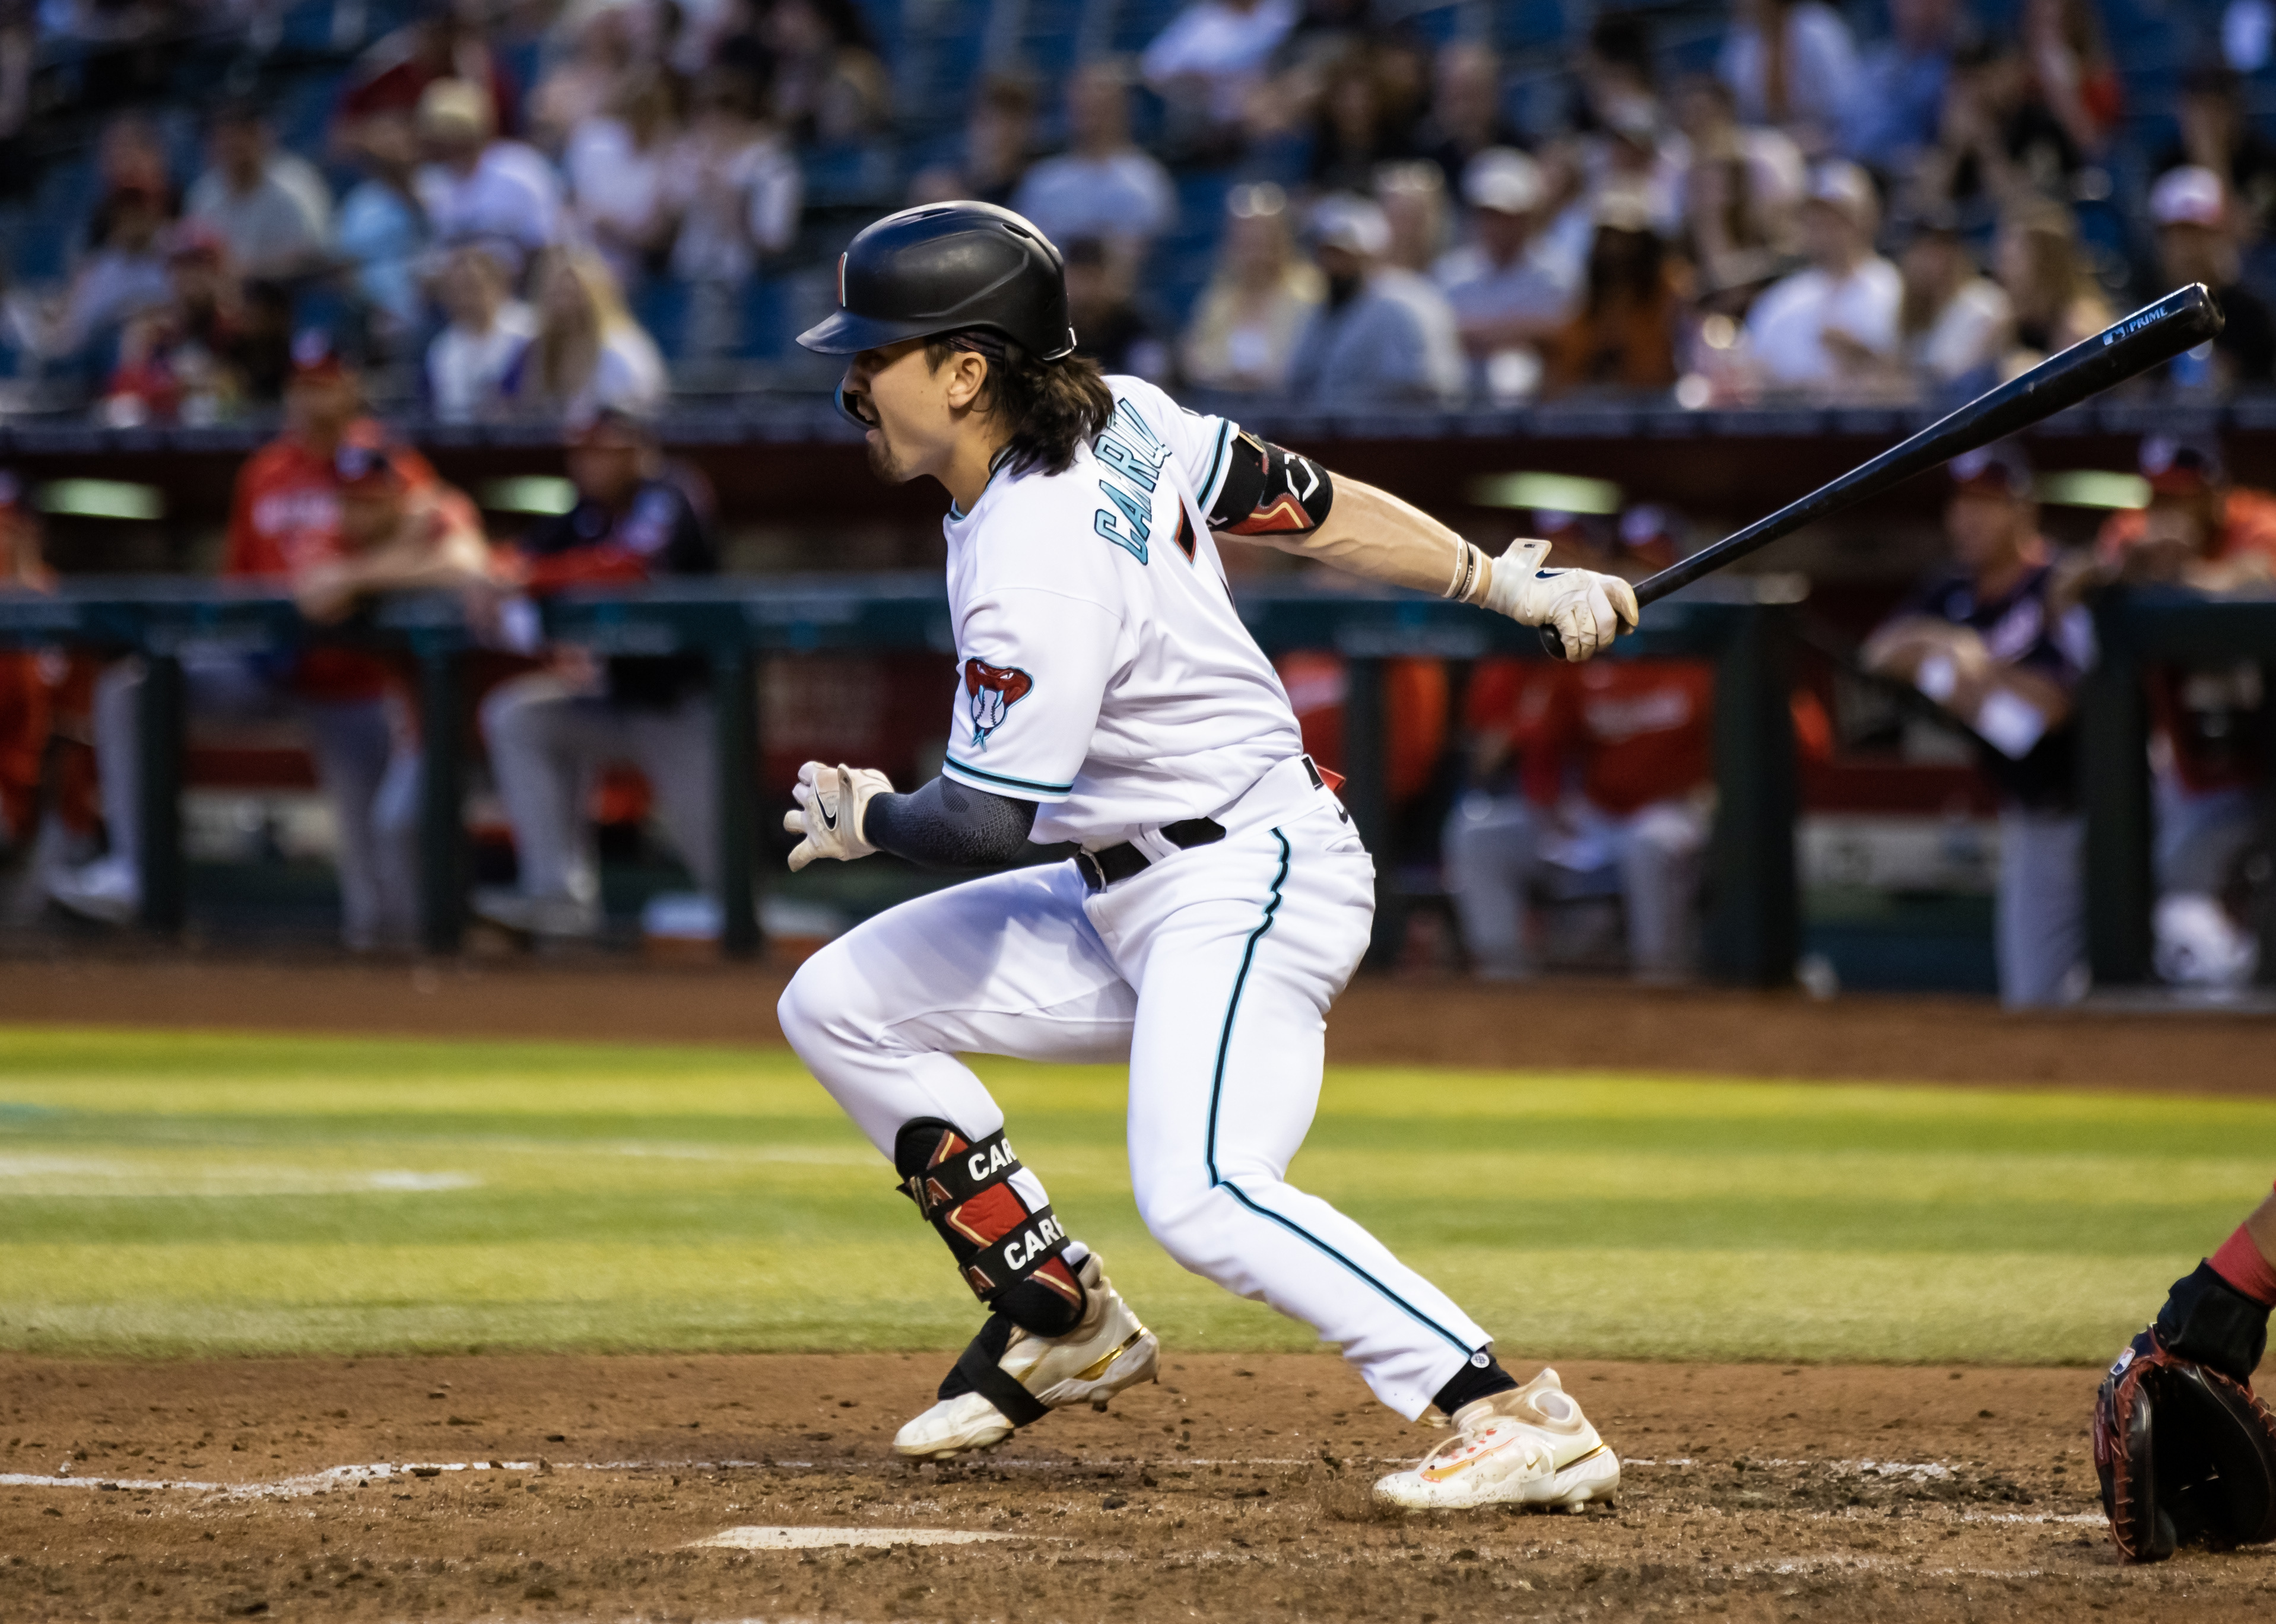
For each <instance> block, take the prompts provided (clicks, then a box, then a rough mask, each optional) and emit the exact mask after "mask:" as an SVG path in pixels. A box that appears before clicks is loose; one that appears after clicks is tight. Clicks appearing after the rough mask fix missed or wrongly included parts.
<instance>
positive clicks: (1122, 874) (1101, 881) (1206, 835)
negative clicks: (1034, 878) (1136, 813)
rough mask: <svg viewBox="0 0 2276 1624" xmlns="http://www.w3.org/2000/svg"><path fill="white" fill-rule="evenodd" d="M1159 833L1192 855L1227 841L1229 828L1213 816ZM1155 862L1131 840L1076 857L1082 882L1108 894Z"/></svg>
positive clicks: (1164, 828)
mask: <svg viewBox="0 0 2276 1624" xmlns="http://www.w3.org/2000/svg"><path fill="white" fill-rule="evenodd" d="M1157 832H1158V833H1159V834H1160V835H1161V837H1162V839H1165V840H1167V841H1168V842H1169V843H1170V844H1171V845H1172V846H1176V847H1177V848H1178V849H1179V850H1180V851H1186V852H1190V851H1192V850H1193V849H1194V847H1195V846H1214V845H1216V844H1217V843H1218V841H1219V840H1222V839H1225V825H1224V824H1223V823H1218V821H1217V819H1215V818H1213V817H1189V818H1187V819H1186V820H1185V821H1184V822H1183V823H1165V824H1163V825H1162V827H1161V829H1160V830H1159V831H1157ZM1152 861H1154V860H1153V859H1152V858H1150V857H1149V856H1147V855H1146V854H1145V853H1143V852H1142V851H1140V850H1139V849H1138V848H1137V847H1136V846H1133V845H1131V844H1130V842H1129V841H1127V840H1125V841H1124V842H1123V843H1122V844H1121V845H1119V846H1108V847H1107V848H1106V849H1105V850H1104V851H1103V852H1077V853H1076V854H1074V866H1075V868H1076V869H1077V870H1078V871H1080V872H1081V875H1082V883H1083V884H1086V885H1088V886H1089V887H1090V889H1091V890H1093V891H1104V890H1105V889H1106V888H1107V887H1108V886H1109V885H1111V884H1114V883H1115V882H1116V881H1117V880H1127V879H1128V878H1129V877H1131V876H1132V875H1134V874H1137V873H1140V872H1142V870H1143V869H1145V868H1146V866H1147V865H1148V864H1149V863H1150V862H1152Z"/></svg>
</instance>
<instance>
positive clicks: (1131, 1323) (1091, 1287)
mask: <svg viewBox="0 0 2276 1624" xmlns="http://www.w3.org/2000/svg"><path fill="white" fill-rule="evenodd" d="M1075 1274H1076V1276H1077V1277H1078V1278H1079V1279H1081V1281H1082V1286H1083V1294H1084V1304H1083V1316H1082V1318H1081V1321H1080V1322H1079V1323H1078V1324H1076V1325H1075V1328H1074V1330H1072V1331H1070V1332H1067V1333H1066V1335H1065V1336H1058V1337H1039V1336H1036V1335H1033V1334H1031V1333H1030V1332H1025V1331H1021V1330H1020V1329H1019V1328H1017V1327H1016V1326H1015V1327H1013V1331H1012V1339H1011V1341H1010V1342H1009V1343H1008V1344H1007V1345H1006V1346H1005V1349H1004V1354H1003V1357H1002V1358H1000V1359H998V1361H997V1368H998V1370H1002V1371H1003V1372H1004V1373H1005V1375H1006V1376H1008V1377H1011V1378H1012V1379H1013V1381H1015V1382H1017V1383H1018V1384H1019V1385H1020V1386H1021V1387H1022V1388H1024V1389H1025V1390H1026V1391H1027V1392H1028V1393H1029V1394H1030V1395H1032V1396H1033V1398H1034V1399H1035V1401H1036V1403H1038V1404H1040V1405H1042V1406H1043V1408H1045V1409H1063V1408H1066V1406H1068V1405H1070V1404H1089V1405H1092V1406H1095V1407H1096V1408H1099V1409H1104V1408H1106V1401H1107V1400H1109V1399H1111V1398H1112V1397H1113V1396H1114V1395H1115V1394H1116V1393H1120V1392H1121V1391H1122V1390H1123V1389H1124V1388H1125V1387H1132V1386H1135V1385H1137V1384H1138V1383H1140V1382H1142V1381H1149V1380H1151V1379H1152V1378H1153V1375H1154V1368H1155V1365H1156V1363H1157V1362H1158V1361H1159V1359H1160V1357H1161V1352H1162V1345H1161V1343H1160V1342H1159V1341H1157V1339H1155V1336H1154V1333H1153V1332H1150V1331H1149V1330H1147V1329H1146V1327H1145V1326H1144V1325H1142V1324H1140V1323H1139V1321H1138V1317H1137V1316H1136V1315H1135V1314H1133V1313H1132V1312H1131V1311H1130V1305H1129V1304H1128V1303H1127V1302H1125V1301H1122V1294H1121V1293H1119V1292H1118V1291H1116V1290H1115V1289H1114V1282H1113V1281H1111V1280H1110V1279H1107V1278H1106V1272H1105V1271H1104V1269H1102V1268H1101V1267H1100V1266H1099V1261H1098V1254H1097V1253H1096V1252H1093V1253H1092V1254H1091V1255H1090V1256H1088V1257H1086V1258H1084V1259H1083V1260H1082V1266H1081V1268H1079V1269H1077V1270H1076V1271H1075ZM1006 1401H1007V1402H1009V1401H1010V1400H1006ZM1012 1431H1013V1421H1012V1419H1011V1417H1009V1416H1008V1415H1005V1413H1004V1412H1003V1411H1002V1410H1000V1409H998V1408H996V1406H995V1405H994V1404H993V1403H991V1402H990V1400H988V1399H987V1398H986V1397H985V1396H984V1395H982V1394H981V1393H959V1394H958V1395H957V1396H956V1397H955V1398H952V1399H943V1400H941V1401H940V1402H939V1403H937V1404H936V1405H934V1406H933V1407H932V1408H930V1409H929V1410H927V1411H925V1413H924V1414H923V1415H919V1416H918V1417H916V1419H914V1421H912V1422H910V1423H908V1424H907V1426H905V1427H903V1428H902V1429H901V1430H899V1432H897V1433H895V1434H894V1435H893V1448H894V1450H895V1451H896V1452H897V1453H900V1454H902V1455H906V1456H907V1457H908V1458H909V1459H910V1460H913V1461H947V1460H952V1459H953V1458H954V1457H955V1456H957V1455H960V1454H963V1453H966V1452H967V1451H968V1450H975V1449H987V1448H990V1447H991V1446H994V1445H997V1444H1000V1443H1002V1442H1003V1441H1004V1440H1005V1438H1009V1437H1011V1436H1012Z"/></svg>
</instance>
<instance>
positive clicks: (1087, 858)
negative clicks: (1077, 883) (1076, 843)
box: [1074, 846, 1106, 891]
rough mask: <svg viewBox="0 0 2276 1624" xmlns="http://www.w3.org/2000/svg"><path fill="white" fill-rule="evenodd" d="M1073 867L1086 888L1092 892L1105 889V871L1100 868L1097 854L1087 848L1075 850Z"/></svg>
mask: <svg viewBox="0 0 2276 1624" xmlns="http://www.w3.org/2000/svg"><path fill="white" fill-rule="evenodd" d="M1074 867H1075V872H1076V873H1078V874H1080V875H1081V876H1082V883H1083V884H1085V885H1086V886H1088V887H1089V888H1090V889H1091V890H1093V891H1104V890H1105V889H1106V870H1105V869H1104V868H1103V867H1101V866H1100V864H1099V861H1098V857H1097V854H1096V853H1094V852H1092V851H1091V850H1090V849H1089V847H1088V846H1083V847H1079V848H1077V850H1076V852H1075V854H1074Z"/></svg>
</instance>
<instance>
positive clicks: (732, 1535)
mask: <svg viewBox="0 0 2276 1624" xmlns="http://www.w3.org/2000/svg"><path fill="white" fill-rule="evenodd" d="M1020 1537H1021V1536H1020V1535H1017V1534H983V1533H981V1532H979V1531H978V1530H977V1529H814V1528H740V1529H726V1530H725V1531H724V1532H721V1533H717V1534H714V1535H712V1536H711V1537H710V1538H709V1539H699V1540H696V1541H694V1543H693V1544H690V1545H688V1546H687V1549H688V1550H690V1551H701V1550H704V1549H706V1548H709V1549H714V1550H721V1551H809V1550H814V1549H816V1548H818V1547H821V1546H824V1545H973V1544H979V1543H980V1542H982V1540H989V1539H1018V1538H1020Z"/></svg>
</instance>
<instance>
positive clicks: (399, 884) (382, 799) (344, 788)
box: [94, 649, 420, 949]
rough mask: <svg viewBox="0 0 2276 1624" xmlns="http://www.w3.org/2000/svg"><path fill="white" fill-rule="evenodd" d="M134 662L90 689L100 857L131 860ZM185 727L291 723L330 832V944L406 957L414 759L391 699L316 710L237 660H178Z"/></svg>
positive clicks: (137, 707) (210, 653) (138, 717)
mask: <svg viewBox="0 0 2276 1624" xmlns="http://www.w3.org/2000/svg"><path fill="white" fill-rule="evenodd" d="M145 671H146V668H145V667H144V665H143V664H142V662H141V661H140V660H139V659H136V660H121V661H119V662H118V664H114V665H111V666H110V667H109V668H108V669H106V670H105V671H104V672H103V673H102V676H101V677H99V678H98V679H96V680H95V705H94V713H95V717H94V719H95V765H96V769H97V771H98V773H99V775H100V777H101V778H102V820H103V823H104V824H105V825H106V826H107V827H108V829H109V830H110V849H111V850H112V851H113V852H116V853H118V854H120V855H122V856H125V857H127V858H129V859H130V860H131V859H133V858H136V857H138V856H139V855H140V851H141V845H140V833H139V831H140V823H141V811H142V805H141V779H142V753H141V739H142V713H141V696H142V682H143V678H144V674H145ZM182 687H183V691H184V698H185V702H186V707H187V710H189V713H190V714H191V715H192V716H193V717H216V718H221V719H227V720H231V721H269V720H276V719H278V718H282V717H292V718H294V719H296V720H298V721H299V722H300V724H301V725H302V726H303V727H304V728H305V729H306V731H307V737H308V746H309V754H310V755H311V756H312V757H313V758H314V759H315V766H316V782H317V784H318V785H320V786H321V787H322V790H323V792H324V799H325V801H326V802H327V803H328V804H329V805H330V808H331V811H332V822H333V823H334V825H335V827H336V828H337V829H338V831H339V854H338V869H339V885H340V936H341V938H342V940H344V941H345V943H346V944H347V945H348V946H350V947H353V948H357V949H362V948H369V947H408V946H410V945H412V944H413V942H415V941H416V940H417V933H418V927H419V921H418V917H417V915H418V909H419V778H420V773H419V749H418V741H417V740H416V738H415V737H414V735H413V731H412V729H411V727H410V725H409V719H408V717H406V715H405V714H404V710H403V703H402V702H401V700H400V699H398V698H395V697H393V696H390V697H387V698H383V699H353V700H316V699H307V698H305V697H302V696H301V695H299V694H294V693H293V692H292V691H291V690H290V689H289V688H287V687H285V686H284V685H282V684H281V683H278V682H277V681H276V680H275V679H272V678H270V677H269V675H268V674H267V673H266V672H263V671H262V670H261V669H260V668H259V667H258V666H257V665H256V664H254V662H252V661H250V660H248V659H247V658H246V656H243V655H241V654H235V653H228V652H223V651H218V650H210V649H189V650H186V651H185V652H184V654H183V656H182Z"/></svg>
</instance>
